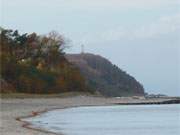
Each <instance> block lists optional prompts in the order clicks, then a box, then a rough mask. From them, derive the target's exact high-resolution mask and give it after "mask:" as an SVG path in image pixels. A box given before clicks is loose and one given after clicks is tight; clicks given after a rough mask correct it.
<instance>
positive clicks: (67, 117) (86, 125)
mask: <svg viewBox="0 0 180 135" xmlns="http://www.w3.org/2000/svg"><path fill="white" fill-rule="evenodd" d="M24 120H25V121H28V122H30V123H32V124H33V126H34V127H36V128H41V129H44V130H47V131H51V132H54V133H57V134H58V133H62V134H64V135H180V104H171V105H114V106H86V107H74V108H67V109H57V110H53V111H49V112H46V113H43V114H41V115H38V116H36V117H31V118H26V119H24Z"/></svg>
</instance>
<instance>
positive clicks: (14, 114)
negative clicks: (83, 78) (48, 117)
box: [0, 95, 170, 135]
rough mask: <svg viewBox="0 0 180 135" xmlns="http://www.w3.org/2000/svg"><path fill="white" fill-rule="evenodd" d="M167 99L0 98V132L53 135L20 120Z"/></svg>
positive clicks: (16, 134)
mask: <svg viewBox="0 0 180 135" xmlns="http://www.w3.org/2000/svg"><path fill="white" fill-rule="evenodd" d="M167 100H170V99H168V98H158V99H148V100H147V99H136V98H105V97H96V96H86V95H79V96H70V97H49V98H47V97H38V98H31V97H28V98H25V97H24V98H22V97H21V98H18V97H16V98H1V101H0V102H1V111H0V117H1V118H0V119H1V123H0V130H1V133H2V135H44V134H49V135H50V134H53V133H50V132H44V131H40V130H37V129H35V130H32V129H30V128H28V127H30V126H28V125H27V123H24V122H22V121H21V118H24V117H28V116H33V115H38V114H39V113H40V112H45V111H48V110H53V109H61V108H62V109H63V108H68V107H78V106H104V105H113V104H119V103H140V102H141V103H144V102H154V101H158V102H162V101H167Z"/></svg>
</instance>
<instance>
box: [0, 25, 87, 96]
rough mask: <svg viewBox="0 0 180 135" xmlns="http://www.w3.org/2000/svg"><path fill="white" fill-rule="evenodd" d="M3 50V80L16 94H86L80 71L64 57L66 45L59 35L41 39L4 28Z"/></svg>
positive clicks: (0, 40) (0, 56)
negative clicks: (75, 92) (73, 92)
mask: <svg viewBox="0 0 180 135" xmlns="http://www.w3.org/2000/svg"><path fill="white" fill-rule="evenodd" d="M0 47H1V48H0V59H1V72H0V79H1V80H5V81H6V82H7V83H9V84H11V85H12V86H13V87H14V88H15V89H16V92H23V93H60V92H66V91H87V87H86V85H85V80H84V78H83V77H82V76H81V74H80V72H79V70H78V69H77V68H76V67H75V66H74V65H72V64H71V63H69V62H68V61H67V60H66V58H65V57H64V54H65V53H64V49H65V48H66V47H67V44H66V41H65V39H64V38H63V36H62V35H60V34H59V33H57V32H54V31H53V32H50V33H49V34H47V35H44V36H41V35H37V34H36V33H32V34H27V33H25V34H19V32H18V31H17V30H15V31H13V30H7V29H2V30H1V33H0Z"/></svg>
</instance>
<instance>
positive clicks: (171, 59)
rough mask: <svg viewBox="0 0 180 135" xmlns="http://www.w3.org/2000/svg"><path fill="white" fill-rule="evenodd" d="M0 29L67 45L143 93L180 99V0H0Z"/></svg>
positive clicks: (71, 51)
mask: <svg viewBox="0 0 180 135" xmlns="http://www.w3.org/2000/svg"><path fill="white" fill-rule="evenodd" d="M0 9H1V10H0V11H1V12H0V20H1V21H0V26H2V27H4V28H11V29H18V30H19V31H20V32H30V33H31V32H37V33H39V34H46V33H48V32H50V31H52V30H56V31H58V32H59V33H61V34H63V35H64V37H66V38H68V39H69V40H71V42H70V44H71V46H72V47H71V48H70V49H68V50H66V52H67V53H80V52H81V45H82V44H83V45H84V46H85V52H88V53H95V54H99V55H102V56H104V57H106V58H108V59H109V60H110V61H111V62H112V63H113V64H116V65H118V66H119V67H120V68H121V69H123V70H125V71H126V72H127V73H129V74H130V75H132V76H134V77H135V78H136V79H137V80H138V81H139V82H141V83H142V84H143V86H144V88H145V90H146V92H148V93H155V94H158V93H162V94H167V95H171V96H177V95H178V96H180V0H0Z"/></svg>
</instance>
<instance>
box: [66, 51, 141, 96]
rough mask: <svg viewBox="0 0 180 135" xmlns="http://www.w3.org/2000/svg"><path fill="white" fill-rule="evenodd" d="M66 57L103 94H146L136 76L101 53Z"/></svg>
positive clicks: (90, 84) (89, 83)
mask: <svg viewBox="0 0 180 135" xmlns="http://www.w3.org/2000/svg"><path fill="white" fill-rule="evenodd" d="M66 58H67V59H68V60H69V62H71V63H73V64H75V65H76V66H77V67H78V68H79V69H80V71H81V73H82V74H83V76H84V77H85V78H86V83H87V84H88V86H89V87H90V88H91V89H94V90H96V91H98V92H99V93H101V94H102V95H105V96H135V95H137V96H142V95H144V88H143V86H142V85H141V84H140V83H139V82H138V81H137V80H136V79H135V78H134V77H132V76H130V75H129V74H127V73H126V72H124V71H122V70H121V69H120V68H118V67H117V66H116V65H113V64H112V63H111V62H110V61H108V60H107V59H105V58H103V57H101V56H99V55H94V54H88V53H82V54H69V55H66Z"/></svg>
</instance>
